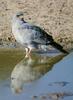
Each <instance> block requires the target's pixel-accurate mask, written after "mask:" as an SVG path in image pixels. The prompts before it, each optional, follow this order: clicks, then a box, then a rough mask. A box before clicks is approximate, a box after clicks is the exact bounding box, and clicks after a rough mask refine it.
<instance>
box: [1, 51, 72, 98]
mask: <svg viewBox="0 0 73 100" xmlns="http://www.w3.org/2000/svg"><path fill="white" fill-rule="evenodd" d="M23 99H24V100H73V53H70V54H69V55H67V56H66V55H63V54H61V53H59V52H57V51H52V52H38V53H32V56H31V57H30V58H25V53H24V52H23V51H21V50H0V100H23Z"/></svg>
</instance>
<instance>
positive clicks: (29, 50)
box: [25, 48, 31, 58]
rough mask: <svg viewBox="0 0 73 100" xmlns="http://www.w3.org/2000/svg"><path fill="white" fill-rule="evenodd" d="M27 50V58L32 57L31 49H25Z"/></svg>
mask: <svg viewBox="0 0 73 100" xmlns="http://www.w3.org/2000/svg"><path fill="white" fill-rule="evenodd" d="M25 50H26V55H25V58H28V57H30V56H31V49H29V48H25Z"/></svg>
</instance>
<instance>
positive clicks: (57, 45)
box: [50, 41, 68, 54]
mask: <svg viewBox="0 0 73 100" xmlns="http://www.w3.org/2000/svg"><path fill="white" fill-rule="evenodd" d="M50 45H52V46H53V47H54V48H56V49H58V50H59V51H61V52H63V53H67V54H68V52H67V51H66V50H64V49H63V47H62V46H61V45H60V44H58V43H56V42H54V41H53V42H51V43H50Z"/></svg>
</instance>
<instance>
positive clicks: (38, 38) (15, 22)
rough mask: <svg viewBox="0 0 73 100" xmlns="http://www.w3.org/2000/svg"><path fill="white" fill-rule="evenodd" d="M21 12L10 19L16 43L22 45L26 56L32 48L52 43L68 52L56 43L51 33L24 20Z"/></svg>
mask: <svg viewBox="0 0 73 100" xmlns="http://www.w3.org/2000/svg"><path fill="white" fill-rule="evenodd" d="M23 15H24V14H23V12H18V13H16V14H15V15H14V16H13V19H12V33H13V35H14V37H15V39H16V41H17V42H18V43H20V44H21V45H23V46H24V47H25V50H26V57H28V56H29V55H30V53H31V51H32V50H34V49H39V45H47V46H48V45H52V46H53V47H54V48H57V49H58V50H59V51H61V52H63V53H68V52H67V51H65V50H64V49H63V47H62V46H61V45H59V44H58V43H56V42H55V41H54V39H53V37H52V36H51V35H48V34H47V32H45V31H44V30H43V29H41V28H40V27H38V26H35V25H32V24H30V23H28V22H26V21H24V16H23Z"/></svg>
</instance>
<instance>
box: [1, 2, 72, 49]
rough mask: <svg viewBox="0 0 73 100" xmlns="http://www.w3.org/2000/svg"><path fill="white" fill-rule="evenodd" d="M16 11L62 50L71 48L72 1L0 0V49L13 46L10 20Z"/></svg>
mask: <svg viewBox="0 0 73 100" xmlns="http://www.w3.org/2000/svg"><path fill="white" fill-rule="evenodd" d="M17 11H23V12H24V19H25V20H26V21H28V22H30V23H33V24H35V25H38V26H40V27H41V28H43V29H44V30H45V31H47V32H48V34H51V35H52V36H53V38H54V39H55V41H57V42H58V43H60V44H61V45H62V46H64V48H67V49H72V48H73V0H0V47H3V46H4V45H5V46H6V45H9V43H10V44H11V43H12V45H15V40H14V37H13V36H12V32H11V19H12V16H13V14H14V13H16V12H17ZM5 43H6V44H5Z"/></svg>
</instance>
